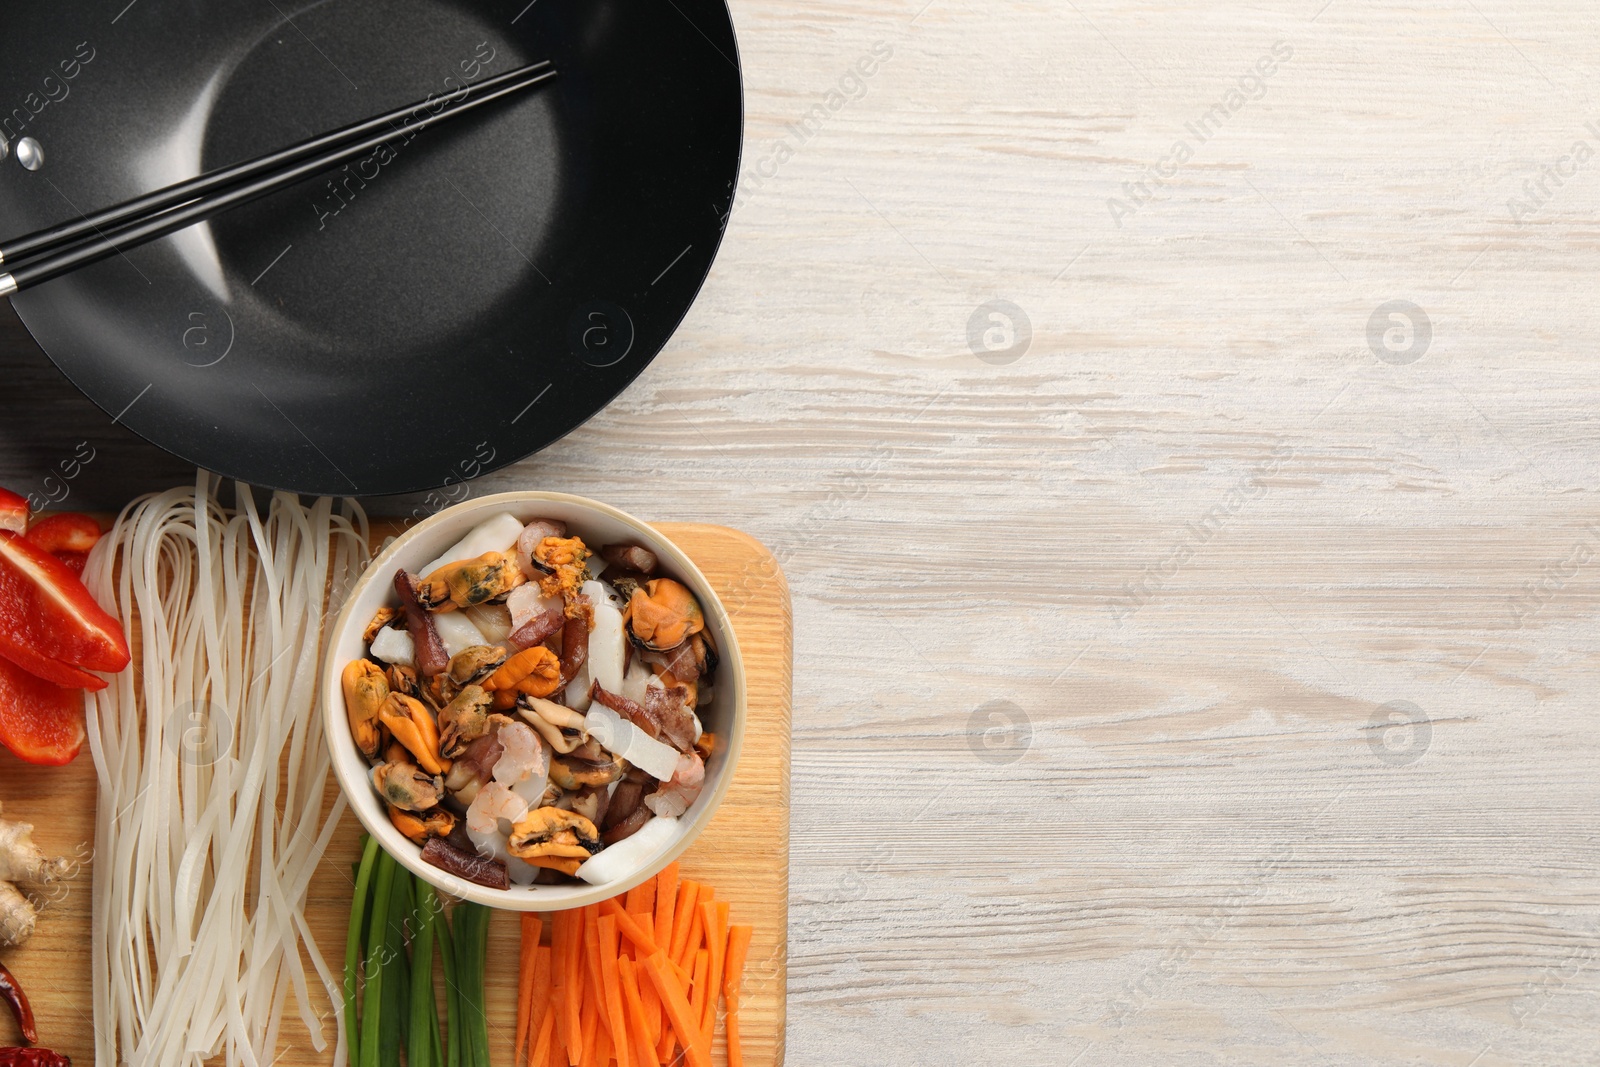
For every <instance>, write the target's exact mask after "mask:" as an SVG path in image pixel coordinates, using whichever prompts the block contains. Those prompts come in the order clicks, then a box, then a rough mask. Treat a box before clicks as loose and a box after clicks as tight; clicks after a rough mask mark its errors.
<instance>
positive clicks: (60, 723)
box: [0, 659, 84, 766]
mask: <svg viewBox="0 0 1600 1067" xmlns="http://www.w3.org/2000/svg"><path fill="white" fill-rule="evenodd" d="M83 698H84V694H83V690H81V689H63V688H62V687H61V686H59V685H54V684H52V683H50V682H47V681H45V680H44V679H43V678H39V677H37V676H35V675H32V674H29V673H28V672H27V671H25V670H23V669H22V668H21V667H18V666H17V665H16V664H15V663H12V662H11V661H10V660H5V659H0V744H3V745H5V746H6V747H7V748H9V749H10V750H11V751H12V752H14V753H16V755H17V756H18V758H20V759H24V760H27V761H28V762H29V763H41V764H46V765H48V766H59V765H61V764H63V763H70V762H72V758H73V757H74V756H76V755H77V754H78V750H79V749H81V748H82V747H83V740H84V718H83V714H84V707H83Z"/></svg>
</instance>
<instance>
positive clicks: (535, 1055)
mask: <svg viewBox="0 0 1600 1067" xmlns="http://www.w3.org/2000/svg"><path fill="white" fill-rule="evenodd" d="M557 1011H558V1006H557V1004H556V1003H555V1001H553V1000H552V1001H550V1002H549V1003H548V1004H546V1005H545V1010H544V1012H543V1014H542V1016H541V1018H540V1021H539V1032H538V1034H536V1035H535V1036H534V1039H533V1052H532V1054H531V1055H530V1056H529V1057H528V1063H529V1064H531V1065H532V1067H547V1065H548V1064H549V1063H550V1056H551V1053H552V1052H553V1051H554V1049H555V1044H556V1041H555V1032H556V1012H557ZM729 1047H730V1048H731V1047H732V1046H731V1045H730V1046H729ZM562 1067H566V1065H565V1064H563V1065H562Z"/></svg>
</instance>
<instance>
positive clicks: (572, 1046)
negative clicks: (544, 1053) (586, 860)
mask: <svg viewBox="0 0 1600 1067" xmlns="http://www.w3.org/2000/svg"><path fill="white" fill-rule="evenodd" d="M559 914H560V917H561V918H562V919H564V920H565V922H564V923H563V924H562V926H563V930H562V932H563V934H564V935H565V936H564V937H563V942H564V944H565V949H566V952H565V955H566V959H565V961H564V963H563V968H564V969H563V971H562V973H563V975H564V976H565V988H564V989H563V991H562V992H563V1006H564V1007H565V1008H566V1012H565V1027H564V1029H563V1038H562V1044H563V1045H564V1046H565V1048H566V1050H567V1060H568V1063H578V1062H580V1061H581V1060H582V1058H583V952H582V948H583V934H582V926H581V923H582V921H583V918H582V917H583V913H582V912H581V911H567V912H561V913H559Z"/></svg>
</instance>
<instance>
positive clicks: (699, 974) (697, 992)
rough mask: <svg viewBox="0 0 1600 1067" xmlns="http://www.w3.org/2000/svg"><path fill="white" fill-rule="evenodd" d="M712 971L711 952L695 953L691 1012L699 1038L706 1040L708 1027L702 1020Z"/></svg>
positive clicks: (690, 994)
mask: <svg viewBox="0 0 1600 1067" xmlns="http://www.w3.org/2000/svg"><path fill="white" fill-rule="evenodd" d="M710 973H711V954H710V953H709V952H707V951H706V950H705V949H701V950H700V951H699V952H696V953H695V954H694V988H693V989H691V990H690V992H689V1012H690V1014H691V1015H692V1016H693V1017H694V1018H693V1020H692V1021H693V1022H694V1025H695V1029H696V1031H697V1033H696V1034H695V1037H696V1039H697V1040H700V1041H705V1040H706V1028H705V1027H704V1026H703V1025H702V1024H701V1022H700V1020H701V1019H703V1018H705V1014H706V978H707V976H708V975H709V974H710Z"/></svg>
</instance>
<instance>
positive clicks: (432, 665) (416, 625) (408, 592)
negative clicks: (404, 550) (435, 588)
mask: <svg viewBox="0 0 1600 1067" xmlns="http://www.w3.org/2000/svg"><path fill="white" fill-rule="evenodd" d="M416 582H417V577H416V575H414V574H409V573H407V572H406V571H403V570H402V571H395V573H394V591H395V593H396V594H398V595H399V597H400V607H401V610H402V611H404V612H405V616H406V630H407V631H409V632H410V634H411V642H412V644H413V645H414V646H415V652H414V655H415V656H416V664H417V669H418V670H419V671H421V672H422V674H423V676H424V677H429V678H431V677H432V676H434V675H435V674H438V673H440V672H441V671H443V670H444V669H445V668H446V667H448V666H449V665H450V653H449V652H447V651H445V647H444V639H443V638H441V637H440V636H439V630H438V628H437V627H435V626H434V625H433V619H432V617H430V616H429V614H428V613H427V612H426V611H424V610H423V608H422V605H421V604H420V603H419V602H418V600H417V594H416V589H415V583H416Z"/></svg>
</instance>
